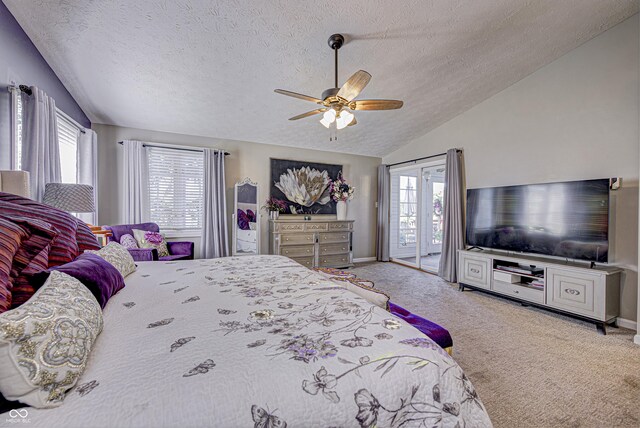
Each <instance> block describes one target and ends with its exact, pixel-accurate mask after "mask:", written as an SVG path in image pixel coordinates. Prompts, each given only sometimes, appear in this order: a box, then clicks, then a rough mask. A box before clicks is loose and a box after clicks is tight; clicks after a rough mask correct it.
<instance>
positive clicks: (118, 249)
mask: <svg viewBox="0 0 640 428" xmlns="http://www.w3.org/2000/svg"><path fill="white" fill-rule="evenodd" d="M85 253H91V254H96V255H98V256H100V257H102V258H103V259H105V260H106V261H108V262H109V263H111V264H112V265H113V267H114V268H116V269H118V272H120V274H121V275H122V276H123V278H126V277H127V275H129V274H131V273H133V272H134V271H135V270H136V264H135V262H134V261H133V257H131V254H129V250H127V249H126V248H124V247H123V246H122V245H120V244H118V243H117V242H115V241H111V242H109V243H108V244H107V245H106V246H105V247H103V248H101V249H100V250H98V251H94V250H87V251H85Z"/></svg>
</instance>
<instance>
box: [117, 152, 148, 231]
mask: <svg viewBox="0 0 640 428" xmlns="http://www.w3.org/2000/svg"><path fill="white" fill-rule="evenodd" d="M122 146H123V147H124V174H123V182H124V192H122V194H123V195H124V201H123V212H122V219H123V220H124V222H125V223H127V224H135V223H144V222H146V221H148V219H149V162H148V161H147V151H146V150H145V148H144V145H143V143H142V141H134V140H125V141H123V143H122Z"/></svg>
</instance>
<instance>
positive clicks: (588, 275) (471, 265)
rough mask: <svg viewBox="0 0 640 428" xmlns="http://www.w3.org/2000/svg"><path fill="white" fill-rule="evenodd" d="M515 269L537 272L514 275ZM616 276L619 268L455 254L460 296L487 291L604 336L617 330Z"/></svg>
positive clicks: (482, 253) (480, 252) (464, 252)
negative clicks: (559, 315) (589, 327)
mask: <svg viewBox="0 0 640 428" xmlns="http://www.w3.org/2000/svg"><path fill="white" fill-rule="evenodd" d="M517 266H525V267H529V268H536V269H537V271H536V273H535V274H532V273H530V272H529V273H525V272H524V271H522V272H514V271H513V270H514V268H515V270H518V268H517ZM509 269H512V270H511V271H507V270H509ZM620 273H621V269H618V268H614V267H595V268H590V267H589V266H588V265H584V264H580V263H572V262H563V261H561V260H560V261H556V260H551V259H545V258H542V257H533V256H531V257H527V256H519V255H511V254H506V253H500V252H497V251H489V250H459V251H458V285H459V290H460V291H464V289H465V287H466V288H471V289H474V290H481V291H486V292H489V293H494V294H497V295H500V296H505V297H508V298H510V299H513V300H517V301H519V302H521V303H522V304H524V305H534V306H538V307H542V308H546V309H549V310H553V311H555V312H560V313H563V314H567V315H571V316H574V317H577V318H581V319H584V320H587V321H591V322H594V323H595V324H596V327H597V329H598V331H599V332H600V333H602V334H606V328H605V325H607V324H612V325H616V319H617V317H618V315H619V311H620ZM532 283H533V284H532ZM536 283H537V285H534V284H536Z"/></svg>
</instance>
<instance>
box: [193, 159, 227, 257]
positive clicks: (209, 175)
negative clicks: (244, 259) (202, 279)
mask: <svg viewBox="0 0 640 428" xmlns="http://www.w3.org/2000/svg"><path fill="white" fill-rule="evenodd" d="M226 188H227V187H226V184H225V179H224V152H223V151H220V150H211V149H204V213H203V218H202V223H203V227H202V241H201V243H200V257H202V258H203V259H212V258H216V257H225V256H228V255H229V237H228V231H227V202H226V195H225V192H226Z"/></svg>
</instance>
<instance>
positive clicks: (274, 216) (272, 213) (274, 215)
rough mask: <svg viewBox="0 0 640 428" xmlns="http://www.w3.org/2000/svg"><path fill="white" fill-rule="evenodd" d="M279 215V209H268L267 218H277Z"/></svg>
mask: <svg viewBox="0 0 640 428" xmlns="http://www.w3.org/2000/svg"><path fill="white" fill-rule="evenodd" d="M278 217H280V211H269V218H270V219H271V220H277V219H278Z"/></svg>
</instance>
